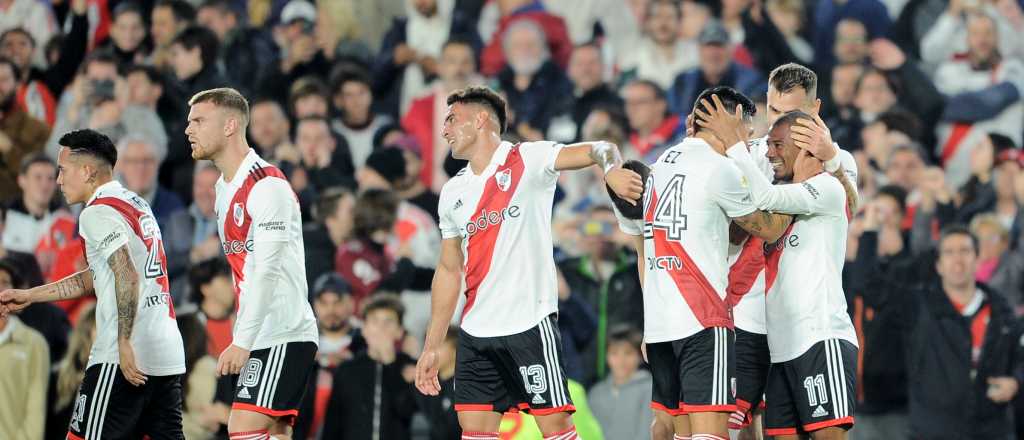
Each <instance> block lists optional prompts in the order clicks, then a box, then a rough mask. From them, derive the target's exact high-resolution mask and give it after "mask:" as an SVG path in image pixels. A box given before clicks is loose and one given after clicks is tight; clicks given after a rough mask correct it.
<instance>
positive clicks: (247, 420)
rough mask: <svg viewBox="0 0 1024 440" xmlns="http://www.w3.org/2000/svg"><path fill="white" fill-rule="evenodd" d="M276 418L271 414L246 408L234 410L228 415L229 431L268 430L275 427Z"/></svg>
mask: <svg viewBox="0 0 1024 440" xmlns="http://www.w3.org/2000/svg"><path fill="white" fill-rule="evenodd" d="M274 425H275V420H274V419H273V418H271V417H269V416H266V415H263V414H260V413H257V412H252V411H244V410H237V409H235V410H232V411H231V415H230V416H229V417H228V433H236V432H238V433H244V432H250V431H266V432H267V434H268V435H269V434H270V429H271V428H274Z"/></svg>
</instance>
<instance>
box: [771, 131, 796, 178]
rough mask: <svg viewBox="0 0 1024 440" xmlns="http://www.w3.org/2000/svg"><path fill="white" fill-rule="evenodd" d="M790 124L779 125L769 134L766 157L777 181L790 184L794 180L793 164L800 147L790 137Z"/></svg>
mask: <svg viewBox="0 0 1024 440" xmlns="http://www.w3.org/2000/svg"><path fill="white" fill-rule="evenodd" d="M789 127H790V125H789V124H779V125H777V126H775V127H773V128H772V130H771V131H769V132H768V152H767V153H765V156H766V157H768V161H769V162H770V163H771V164H772V171H774V172H775V180H776V181H780V182H789V181H792V180H793V164H795V163H796V156H797V153H799V152H800V147H797V146H796V142H795V141H793V138H792V137H791V136H790V135H789Z"/></svg>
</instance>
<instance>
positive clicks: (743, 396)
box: [729, 328, 772, 429]
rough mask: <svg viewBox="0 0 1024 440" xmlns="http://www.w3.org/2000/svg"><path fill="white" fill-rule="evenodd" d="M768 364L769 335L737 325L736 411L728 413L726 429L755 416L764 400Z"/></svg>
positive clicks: (744, 424)
mask: <svg viewBox="0 0 1024 440" xmlns="http://www.w3.org/2000/svg"><path fill="white" fill-rule="evenodd" d="M771 366H772V357H771V353H770V352H769V351H768V335H763V334H760V333H752V332H748V331H745V330H742V329H739V328H737V329H736V411H734V412H733V413H732V415H731V416H729V429H742V428H744V427H746V426H747V425H749V424H750V422H752V421H753V420H754V417H753V413H754V410H756V409H757V408H758V407H760V406H762V405H763V404H764V388H765V385H766V384H767V383H768V370H769V368H771Z"/></svg>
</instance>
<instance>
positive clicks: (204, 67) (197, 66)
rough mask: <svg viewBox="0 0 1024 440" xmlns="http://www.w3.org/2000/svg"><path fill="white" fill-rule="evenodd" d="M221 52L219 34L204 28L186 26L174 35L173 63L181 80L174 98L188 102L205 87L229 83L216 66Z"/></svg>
mask: <svg viewBox="0 0 1024 440" xmlns="http://www.w3.org/2000/svg"><path fill="white" fill-rule="evenodd" d="M218 51H219V47H218V43H217V35H216V34H214V33H213V31H211V30H209V29H207V28H204V27H199V26H191V27H187V28H185V29H184V30H182V31H181V32H179V33H178V35H177V36H175V37H174V40H173V41H171V52H170V53H171V59H170V66H171V68H172V71H173V72H174V77H175V78H176V79H177V80H178V84H176V86H177V87H176V90H175V96H174V98H175V99H177V100H179V101H187V100H188V99H189V98H191V97H192V95H195V94H196V93H198V92H201V91H203V90H209V89H213V88H217V87H224V86H227V85H228V80H227V78H225V77H224V76H223V75H221V73H220V69H219V68H218V67H217V55H218ZM232 69H234V67H232Z"/></svg>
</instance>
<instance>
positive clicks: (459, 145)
mask: <svg viewBox="0 0 1024 440" xmlns="http://www.w3.org/2000/svg"><path fill="white" fill-rule="evenodd" d="M475 113H476V112H474V111H473V108H472V107H471V106H467V105H463V104H460V103H455V104H452V105H450V106H448V114H447V115H445V118H444V128H443V129H442V132H441V137H443V138H444V140H445V141H447V142H448V147H449V148H451V151H452V157H454V158H456V159H469V158H470V156H472V152H471V151H470V150H471V148H472V146H473V143H474V142H476V138H477V136H478V130H479V128H480V127H478V125H477V124H476V123H475V120H476V119H477V118H475Z"/></svg>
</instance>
